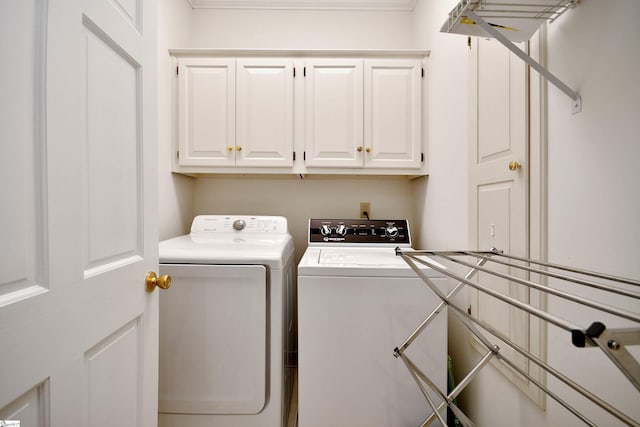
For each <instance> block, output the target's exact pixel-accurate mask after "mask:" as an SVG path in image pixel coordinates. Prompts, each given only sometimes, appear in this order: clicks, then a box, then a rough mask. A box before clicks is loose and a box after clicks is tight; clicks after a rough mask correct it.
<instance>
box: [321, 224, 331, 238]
mask: <svg viewBox="0 0 640 427" xmlns="http://www.w3.org/2000/svg"><path fill="white" fill-rule="evenodd" d="M320 234H322V235H323V236H328V235H329V234H331V227H329V226H328V225H327V224H323V225H322V226H321V227H320Z"/></svg>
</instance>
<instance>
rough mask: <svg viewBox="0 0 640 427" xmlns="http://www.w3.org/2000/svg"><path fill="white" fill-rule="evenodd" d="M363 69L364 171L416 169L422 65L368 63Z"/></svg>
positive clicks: (409, 62)
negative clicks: (373, 169) (369, 169)
mask: <svg viewBox="0 0 640 427" xmlns="http://www.w3.org/2000/svg"><path fill="white" fill-rule="evenodd" d="M364 67H365V76H364V80H365V81H364V140H365V142H364V146H365V155H364V157H365V159H364V165H365V167H367V168H419V167H420V163H421V151H422V150H421V148H422V141H421V99H422V85H421V70H422V64H421V61H420V60H404V59H398V60H367V61H365V63H364Z"/></svg>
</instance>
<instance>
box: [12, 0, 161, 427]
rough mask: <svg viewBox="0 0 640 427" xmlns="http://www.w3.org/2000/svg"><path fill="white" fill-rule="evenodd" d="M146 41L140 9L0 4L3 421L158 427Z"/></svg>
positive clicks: (145, 15) (40, 0) (150, 32)
mask: <svg viewBox="0 0 640 427" xmlns="http://www.w3.org/2000/svg"><path fill="white" fill-rule="evenodd" d="M155 34H156V28H155V6H154V3H153V2H151V1H144V0H138V1H134V0H114V1H110V0H60V1H48V0H6V1H3V2H1V3H0V51H1V52H2V56H3V58H5V60H6V61H7V64H10V65H11V66H7V67H2V68H3V70H2V73H3V74H2V78H1V79H0V93H2V94H3V96H2V98H1V101H0V111H1V114H0V141H2V143H1V144H0V171H1V172H0V174H1V179H0V199H1V200H2V203H3V206H2V214H1V215H0V235H2V239H3V244H2V245H1V246H2V249H0V342H1V343H2V347H1V351H0V366H1V367H2V368H1V369H0V420H5V419H15V420H20V421H22V424H21V425H24V426H52V427H57V426H59V427H62V426H81V425H82V426H106V425H111V424H112V423H113V420H114V418H117V423H118V425H127V426H147V427H152V426H155V425H156V419H157V415H156V413H157V356H158V354H157V346H158V343H157V333H158V319H157V316H158V311H157V304H158V296H157V292H155V293H147V292H146V291H145V286H144V282H145V281H144V279H145V275H146V273H147V272H148V271H150V270H154V269H155V268H156V266H157V224H156V222H157V220H156V215H155V214H154V212H155V211H156V205H157V201H156V188H155V181H156V179H155V178H156V152H155V148H154V139H155V132H156V118H155V91H156V87H155V86H156V85H155V73H156V69H155V58H154V56H155V37H156V36H155ZM144 159H146V161H145V160H144Z"/></svg>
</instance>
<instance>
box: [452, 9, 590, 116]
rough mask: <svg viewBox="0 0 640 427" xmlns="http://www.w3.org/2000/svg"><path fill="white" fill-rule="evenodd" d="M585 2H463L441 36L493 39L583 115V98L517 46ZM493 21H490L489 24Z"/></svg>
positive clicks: (454, 12) (572, 110) (454, 10)
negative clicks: (454, 34) (551, 86)
mask: <svg viewBox="0 0 640 427" xmlns="http://www.w3.org/2000/svg"><path fill="white" fill-rule="evenodd" d="M580 1H581V0H510V2H509V3H501V2H496V1H493V0H462V1H461V2H460V3H458V5H457V6H456V7H455V8H453V10H452V11H451V12H449V16H448V17H447V20H446V22H445V23H444V25H443V26H442V28H441V29H440V31H441V32H446V33H456V34H464V35H468V36H475V37H487V36H490V37H493V38H495V39H496V40H498V41H499V42H500V43H501V44H503V45H504V46H505V47H506V48H507V49H509V50H510V51H511V52H513V53H514V54H515V55H516V56H518V57H519V58H520V59H522V60H523V61H524V62H526V63H527V64H528V65H529V66H530V67H531V68H533V69H534V70H536V71H537V72H538V73H540V75H542V76H543V77H544V78H545V79H547V81H549V82H550V83H551V84H553V85H554V86H556V87H557V88H558V89H560V90H561V91H562V92H563V93H564V94H565V95H567V96H568V97H569V98H571V100H572V101H573V102H572V106H571V112H572V113H574V114H576V113H579V112H580V111H582V98H581V97H580V94H579V93H578V92H576V91H575V90H573V89H571V88H570V87H569V86H567V85H566V84H565V83H564V82H562V80H560V79H559V78H558V77H556V76H555V75H554V74H553V73H551V72H550V71H549V70H547V68H545V67H544V66H543V65H541V64H540V63H539V62H537V61H536V60H534V59H533V58H531V57H530V56H529V55H527V54H526V53H525V52H523V51H522V50H521V49H519V48H518V46H516V45H515V44H514V43H513V42H514V41H515V42H522V41H527V40H529V39H530V38H531V36H532V35H533V33H535V32H536V31H537V30H538V28H540V25H542V23H543V22H545V21H549V22H553V21H554V20H555V19H557V18H558V17H559V16H560V15H562V14H563V13H564V12H565V11H567V9H570V8H574V7H576V6H577V5H578V4H579V3H580ZM487 19H488V20H490V22H489V21H487Z"/></svg>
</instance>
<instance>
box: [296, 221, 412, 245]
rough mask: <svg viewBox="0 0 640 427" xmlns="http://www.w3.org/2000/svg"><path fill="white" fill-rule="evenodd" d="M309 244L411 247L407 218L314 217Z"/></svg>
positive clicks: (310, 226) (310, 224)
mask: <svg viewBox="0 0 640 427" xmlns="http://www.w3.org/2000/svg"><path fill="white" fill-rule="evenodd" d="M308 242H309V245H310V246H317V245H325V244H326V245H333V244H335V245H354V246H359V245H363V246H364V245H370V246H382V245H386V246H401V247H411V235H410V232H409V222H408V221H407V220H406V219H310V220H309V240H308Z"/></svg>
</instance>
